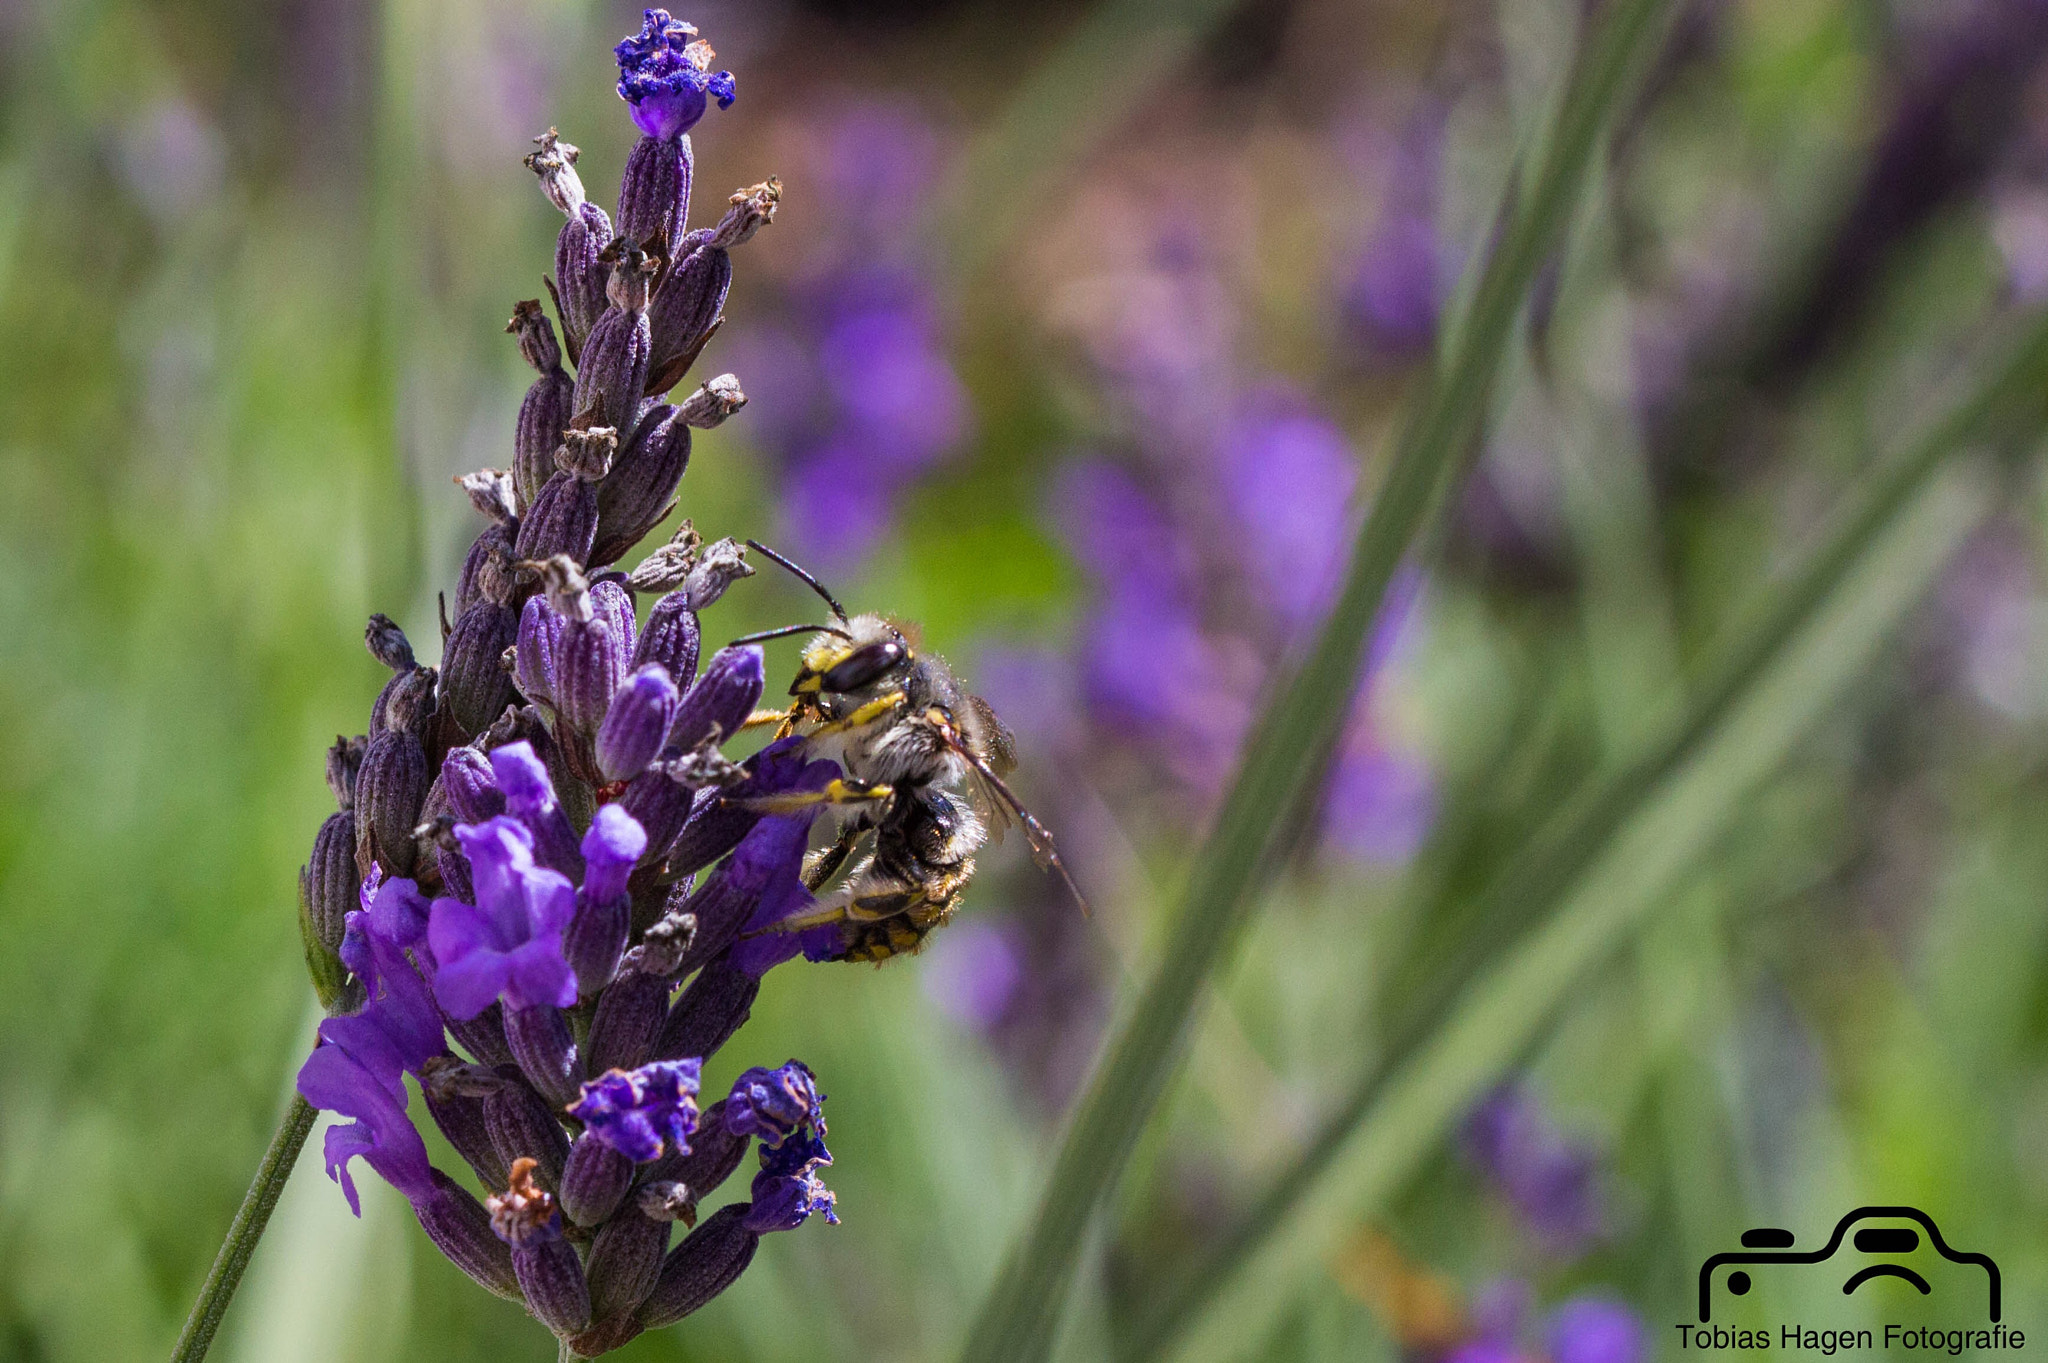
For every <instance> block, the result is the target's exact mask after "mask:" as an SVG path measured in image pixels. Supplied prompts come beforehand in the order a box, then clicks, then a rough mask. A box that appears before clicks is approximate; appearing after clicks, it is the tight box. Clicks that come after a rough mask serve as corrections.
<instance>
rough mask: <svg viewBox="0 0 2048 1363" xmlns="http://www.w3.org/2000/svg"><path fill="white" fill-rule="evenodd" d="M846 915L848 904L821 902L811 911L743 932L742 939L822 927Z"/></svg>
mask: <svg viewBox="0 0 2048 1363" xmlns="http://www.w3.org/2000/svg"><path fill="white" fill-rule="evenodd" d="M846 916H847V913H846V906H845V905H844V904H821V905H819V906H818V907H817V908H815V909H812V910H811V911H810V912H809V913H801V914H798V915H796V916H795V917H793V918H783V919H779V920H777V921H776V922H773V923H770V924H769V925H768V926H767V927H765V928H755V929H754V930H753V931H752V932H743V933H741V934H740V936H741V938H742V939H745V938H748V937H766V936H767V935H768V934H769V933H771V932H803V931H804V930H806V929H807V928H822V927H824V926H825V925H826V924H827V923H837V922H839V921H840V920H841V919H844V918H845V917H846Z"/></svg>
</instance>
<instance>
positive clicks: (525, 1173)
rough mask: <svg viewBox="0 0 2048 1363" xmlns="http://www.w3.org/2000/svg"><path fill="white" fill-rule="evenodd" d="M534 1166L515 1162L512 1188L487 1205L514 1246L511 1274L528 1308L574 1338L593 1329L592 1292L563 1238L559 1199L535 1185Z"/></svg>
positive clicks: (497, 1227)
mask: <svg viewBox="0 0 2048 1363" xmlns="http://www.w3.org/2000/svg"><path fill="white" fill-rule="evenodd" d="M533 1163H534V1162H533V1161H532V1160H530V1159H528V1160H520V1161H518V1162H516V1163H515V1164H514V1165H513V1166H512V1175H511V1179H510V1186H509V1187H508V1188H507V1189H506V1190H505V1191H504V1192H502V1193H493V1194H492V1195H491V1196H490V1198H489V1199H488V1200H487V1201H486V1203H485V1204H484V1205H485V1206H486V1207H487V1208H488V1209H489V1210H490V1214H491V1230H492V1231H493V1232H494V1233H495V1234H496V1235H497V1237H498V1238H499V1239H500V1240H503V1241H504V1242H505V1243H506V1244H507V1245H509V1246H511V1250H512V1269H513V1272H514V1273H515V1274H516V1275H517V1276H518V1279H519V1290H520V1292H521V1293H522V1294H524V1296H525V1297H526V1304H527V1306H528V1307H529V1308H530V1309H531V1310H532V1311H533V1314H534V1315H536V1316H538V1317H539V1318H540V1322H541V1324H543V1325H545V1326H547V1327H548V1328H549V1329H550V1330H553V1331H554V1332H555V1333H556V1334H558V1335H573V1334H577V1333H579V1332H580V1331H582V1330H585V1329H588V1328H589V1326H590V1289H589V1287H588V1286H587V1285H586V1284H585V1283H584V1281H583V1264H582V1261H581V1260H579V1259H578V1258H577V1257H576V1251H575V1249H574V1248H573V1247H572V1246H571V1245H570V1244H569V1243H568V1242H567V1241H566V1240H564V1239H563V1238H562V1223H561V1217H560V1215H559V1214H558V1213H557V1212H556V1210H555V1203H554V1199H553V1198H552V1197H550V1196H549V1195H548V1193H547V1191H546V1190H545V1189H543V1188H541V1187H540V1186H538V1185H537V1184H535V1183H534V1181H533Z"/></svg>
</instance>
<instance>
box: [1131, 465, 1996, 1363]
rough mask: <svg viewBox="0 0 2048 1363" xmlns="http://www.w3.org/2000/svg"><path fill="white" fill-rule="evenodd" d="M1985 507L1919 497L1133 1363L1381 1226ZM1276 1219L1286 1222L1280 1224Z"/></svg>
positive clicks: (1732, 817) (1254, 1330)
mask: <svg viewBox="0 0 2048 1363" xmlns="http://www.w3.org/2000/svg"><path fill="white" fill-rule="evenodd" d="M1989 506H1990V497H1989V495H1988V490H1987V488H1986V486H1985V480H1983V479H1982V478H1977V477H1972V476H1970V471H1967V470H1956V471H1953V472H1951V473H1949V474H1948V475H1946V476H1944V477H1943V478H1941V479H1939V480H1937V481H1936V482H1935V483H1934V484H1933V485H1932V486H1928V487H1925V488H1923V489H1922V491H1921V492H1920V493H1919V495H1918V496H1916V497H1914V498H1913V499H1912V500H1911V501H1910V502H1909V503H1908V504H1907V505H1906V506H1905V507H1904V508H1902V509H1901V512H1900V514H1899V515H1898V516H1897V517H1896V518H1894V520H1893V521H1891V522H1889V523H1888V524H1887V525H1886V526H1885V527H1884V528H1883V530H1882V532H1881V533H1880V534H1879V535H1877V536H1876V537H1875V543H1873V544H1870V545H1868V546H1867V547H1868V549H1869V552H1868V554H1867V556H1865V557H1864V558H1862V559H1860V560H1859V561H1858V562H1857V564H1856V565H1855V566H1854V569H1853V570H1852V572H1851V573H1850V574H1849V575H1848V577H1847V580H1846V581H1845V582H1844V584H1843V586H1842V589H1841V590H1840V591H1839V592H1838V593H1836V594H1834V595H1833V596H1831V597H1830V599H1829V600H1828V601H1827V602H1826V604H1825V605H1824V607H1823V609H1822V610H1821V611H1820V612H1819V614H1818V616H1817V618H1816V620H1815V621H1814V624H1813V626H1812V628H1810V629H1808V630H1805V631H1803V632H1801V634H1800V635H1799V637H1798V638H1797V640H1795V641H1794V643H1793V646H1792V647H1791V648H1789V649H1788V650H1786V652H1785V653H1784V655H1783V656H1782V657H1780V658H1779V659H1777V660H1776V661H1775V665H1773V666H1770V667H1768V668H1766V669H1765V671H1764V673H1763V675H1762V676H1760V677H1759V678H1758V680H1757V683H1756V684H1755V685H1754V686H1753V687H1751V688H1749V689H1748V690H1746V692H1745V693H1744V695H1743V696H1742V697H1741V698H1740V701H1739V703H1738V704H1737V705H1736V706H1735V707H1734V708H1733V709H1732V710H1731V711H1730V712H1729V713H1728V715H1727V717H1726V719H1725V721H1724V722H1723V723H1722V724H1721V725H1720V726H1719V727H1718V728H1717V729H1716V730H1715V732H1714V734H1713V735H1712V737H1711V738H1710V739H1709V740H1708V741H1707V742H1705V743H1704V744H1702V745H1701V746H1700V747H1699V749H1698V750H1697V752H1696V753H1695V754H1694V755H1693V757H1692V758H1691V760H1689V761H1688V762H1686V763H1684V764H1683V767H1682V769H1681V770H1680V771H1678V772H1677V773H1675V774H1674V776H1673V778H1672V780H1671V781H1670V782H1669V783H1667V784H1665V785H1663V786H1661V787H1660V788H1659V789H1658V790H1657V792H1656V793H1655V795H1654V797H1653V798H1652V799H1651V800H1650V801H1649V803H1647V804H1646V805H1645V806H1644V807H1643V808H1641V809H1640V810H1639V811H1638V812H1637V813H1636V814H1635V815H1634V816H1633V817H1632V818H1630V819H1629V820H1627V821H1626V823H1625V825H1624V827H1623V828H1622V829H1621V830H1620V832H1619V834H1618V836H1616V837H1615V838H1613V839H1612V840H1610V841H1609V842H1608V843H1607V845H1606V848H1605V850H1604V852H1603V853H1602V854H1601V855H1600V856H1599V857H1598V858H1596V859H1595V861H1594V862H1593V864H1592V865H1591V866H1590V867H1589V868H1588V870H1587V873H1586V874H1585V876H1583V877H1582V878H1580V879H1579V880H1578V881H1576V882H1575V884H1574V886H1573V888H1572V890H1571V892H1570V894H1569V895H1568V896H1566V898H1565V899H1564V900H1563V902H1562V904H1561V905H1560V907H1559V911H1558V912H1557V913H1556V914H1554V915H1553V916H1551V917H1550V918H1549V919H1547V920H1546V921H1545V922H1544V923H1543V924H1542V925H1541V926H1540V927H1538V928H1537V929H1536V930H1534V931H1532V932H1530V933H1529V934H1527V935H1526V936H1525V937H1524V938H1523V940H1522V941H1521V942H1520V943H1518V944H1517V946H1516V947H1515V949H1514V950H1513V951H1511V952H1510V953H1508V954H1507V956H1506V957H1505V959H1503V960H1501V961H1500V962H1499V963H1498V964H1497V965H1496V966H1494V967H1493V968H1491V969H1489V970H1488V971H1486V972H1485V973H1484V974H1483V975H1481V976H1480V977H1479V978H1478V979H1477V980H1476V981H1474V982H1473V984H1472V985H1471V987H1470V988H1469V989H1467V990H1466V991H1465V993H1464V994H1463V995H1462V996H1461V999H1460V1003H1459V1007H1458V1008H1457V1010H1456V1012H1455V1013H1454V1014H1453V1016H1452V1017H1451V1019H1450V1021H1449V1022H1448V1023H1447V1025H1445V1026H1443V1027H1441V1028H1438V1029H1437V1030H1436V1031H1435V1032H1433V1033H1432V1034H1431V1035H1430V1037H1429V1038H1428V1040H1427V1041H1426V1042H1425V1043H1424V1044H1423V1045H1422V1046H1421V1047H1420V1048H1419V1049H1418V1050H1417V1051H1416V1052H1415V1054H1414V1056H1413V1057H1412V1059H1411V1060H1410V1061H1409V1062H1408V1063H1407V1064H1405V1065H1403V1066H1401V1067H1400V1069H1398V1070H1397V1071H1395V1072H1394V1073H1393V1074H1392V1075H1391V1076H1390V1077H1389V1078H1388V1080H1387V1081H1386V1082H1385V1083H1384V1084H1380V1085H1376V1086H1375V1087H1376V1088H1377V1089H1378V1098H1377V1101H1374V1102H1372V1103H1370V1104H1369V1105H1368V1106H1367V1107H1366V1110H1365V1111H1364V1112H1363V1113H1362V1114H1360V1119H1359V1120H1358V1121H1357V1122H1356V1123H1354V1124H1353V1125H1352V1126H1351V1128H1350V1129H1349V1130H1347V1131H1345V1132H1343V1133H1341V1137H1340V1138H1339V1139H1337V1140H1335V1141H1333V1142H1331V1143H1329V1145H1328V1148H1327V1149H1325V1150H1323V1151H1322V1152H1321V1153H1320V1156H1319V1158H1320V1165H1321V1167H1320V1169H1318V1170H1317V1171H1315V1172H1314V1173H1313V1174H1311V1173H1308V1172H1307V1171H1301V1172H1298V1173H1296V1174H1295V1175H1292V1176H1290V1177H1289V1178H1288V1179H1286V1180H1284V1182H1285V1184H1286V1185H1287V1186H1289V1187H1291V1188H1293V1189H1294V1190H1296V1191H1297V1192H1299V1191H1303V1190H1305V1189H1306V1188H1307V1186H1308V1185H1309V1184H1310V1183H1313V1184H1314V1186H1315V1190H1316V1196H1315V1197H1313V1198H1306V1197H1300V1196H1295V1197H1292V1198H1291V1199H1290V1200H1289V1202H1288V1203H1287V1205H1286V1206H1285V1207H1284V1208H1275V1209H1271V1210H1267V1209H1262V1211H1266V1215H1265V1217H1264V1218H1263V1230H1264V1232H1265V1233H1262V1234H1261V1235H1260V1236H1259V1237H1258V1238H1257V1240H1256V1242H1255V1243H1254V1244H1251V1245H1248V1246H1245V1247H1244V1250H1243V1251H1242V1252H1240V1253H1239V1254H1238V1255H1237V1256H1236V1257H1235V1259H1234V1260H1233V1261H1232V1262H1231V1263H1230V1264H1229V1265H1228V1266H1227V1267H1228V1269H1229V1270H1230V1271H1228V1272H1226V1273H1224V1274H1221V1275H1216V1276H1208V1277H1206V1278H1205V1279H1204V1291H1203V1293H1202V1294H1201V1295H1198V1296H1195V1295H1191V1296H1187V1297H1181V1298H1176V1300H1178V1301H1180V1302H1181V1303H1182V1305H1183V1306H1184V1308H1185V1309H1186V1311H1187V1313H1188V1314H1187V1315H1185V1316H1184V1317H1183V1318H1182V1319H1180V1320H1179V1321H1178V1322H1176V1325H1175V1330H1176V1331H1177V1333H1175V1334H1171V1335H1169V1336H1167V1337H1165V1338H1159V1337H1156V1336H1155V1338H1154V1340H1153V1341H1152V1343H1151V1346H1150V1347H1147V1348H1145V1349H1143V1350H1142V1351H1140V1352H1139V1353H1138V1354H1137V1355H1136V1356H1137V1357H1144V1358H1154V1357H1160V1356H1162V1354H1163V1353H1164V1346H1166V1345H1168V1344H1177V1345H1178V1347H1177V1348H1175V1349H1174V1350H1173V1351H1172V1353H1171V1354H1170V1355H1167V1356H1171V1357H1175V1358H1216V1357H1231V1356H1235V1355H1237V1354H1239V1353H1241V1352H1242V1351H1243V1350H1244V1349H1245V1348H1246V1347H1248V1346H1249V1345H1251V1344H1253V1343H1256V1342H1257V1341H1258V1340H1259V1339H1260V1338H1261V1337H1262V1336H1263V1334H1264V1333H1265V1332H1266V1331H1267V1330H1268V1329H1270V1328H1271V1325H1272V1323H1273V1322H1274V1321H1275V1320H1276V1318H1277V1315H1278V1313H1279V1312H1280V1311H1281V1310H1282V1309H1284V1307H1285V1306H1286V1304H1287V1302H1288V1301H1290V1300H1291V1299H1292V1290H1293V1289H1295V1288H1297V1287H1298V1285H1299V1284H1300V1283H1301V1282H1302V1281H1303V1280H1304V1276H1305V1275H1314V1274H1316V1273H1318V1272H1319V1271H1320V1270H1321V1266H1322V1265H1323V1264H1324V1263H1326V1262H1327V1261H1328V1259H1329V1257H1330V1255H1331V1254H1332V1253H1333V1252H1334V1250H1335V1249H1336V1248H1337V1247H1338V1245H1339V1244H1340V1243H1341V1242H1342V1239H1343V1238H1344V1237H1345V1236H1346V1235H1348V1234H1350V1233H1352V1232H1353V1231H1354V1230H1355V1229H1356V1227H1357V1226H1358V1225H1359V1223H1360V1221H1361V1219H1362V1218H1366V1217H1369V1216H1371V1215H1372V1214H1373V1213H1374V1212H1375V1211H1376V1210H1377V1209H1378V1208H1379V1207H1381V1206H1383V1205H1384V1203H1385V1201H1386V1199H1387V1198H1388V1197H1390V1196H1391V1195H1392V1194H1394V1193H1395V1192H1397V1191H1398V1189H1399V1187H1400V1185H1401V1183H1402V1182H1403V1181H1404V1180H1405V1179H1406V1178H1407V1177H1408V1176H1409V1175H1410V1174H1411V1173H1412V1172H1413V1171H1414V1170H1415V1169H1416V1168H1417V1167H1418V1166H1419V1165H1420V1163H1421V1162H1422V1161H1423V1160H1424V1159H1426V1158H1427V1157H1428V1156H1429V1154H1430V1153H1431V1152H1432V1151H1433V1150H1434V1149H1435V1148H1436V1147H1437V1146H1438V1145H1439V1144H1440V1143H1441V1142H1442V1140H1443V1139H1444V1138H1445V1136H1446V1135H1447V1133H1448V1132H1449V1131H1450V1130H1451V1129H1452V1128H1453V1127H1454V1126H1455V1125H1456V1123H1457V1122H1458V1121H1459V1120H1460V1118H1461V1117H1462V1116H1463V1115H1464V1114H1465V1113H1466V1112H1468V1111H1470V1109H1471V1107H1472V1105H1473V1103H1474V1102H1476V1101H1477V1100H1478V1099H1479V1098H1480V1097H1481V1096H1483V1095H1484V1094H1485V1092H1486V1091H1487V1090H1488V1088H1490V1087H1491V1086H1492V1085H1493V1084H1494V1083H1496V1082H1498V1080H1499V1079H1500V1078H1501V1077H1502V1076H1503V1075H1504V1074H1505V1073H1506V1072H1507V1071H1508V1070H1509V1069H1510V1068H1511V1067H1512V1066H1513V1065H1514V1064H1515V1063H1516V1061H1517V1060H1518V1058H1519V1057H1521V1056H1522V1055H1523V1054H1524V1053H1525V1052H1526V1051H1527V1049H1528V1048H1529V1046H1530V1045H1531V1044H1532V1042H1533V1041H1534V1040H1535V1039H1536V1038H1537V1037H1538V1035H1539V1033H1540V1031H1541V1030H1542V1028H1543V1027H1544V1026H1545V1024H1546V1023H1547V1022H1548V1021H1549V1020H1550V1019H1551V1018H1552V1017H1553V1016H1554V1015H1555V1013H1556V1012H1557V1010H1558V1009H1559V1008H1560V1007H1561V1006H1562V1005H1563V1003H1564V1002H1565V1000H1566V999H1567V998H1568V997H1569V996H1570V995H1571V994H1572V992H1573V991H1574V990H1575V989H1577V988H1579V987H1580V986H1582V985H1583V984H1584V983H1585V982H1586V979H1587V977H1588V976H1589V975H1590V974H1591V973H1592V971H1593V970H1594V969H1595V968H1596V967H1598V966H1599V965H1600V964H1601V963H1602V962H1604V961H1606V960H1607V959H1609V958H1610V956H1611V955H1612V953H1613V952H1614V951H1615V950H1616V949H1617V948H1619V947H1621V946H1622V945H1624V944H1625V943H1626V942H1627V941H1628V940H1629V939H1630V937H1631V935H1632V934H1633V933H1634V931H1635V930H1636V929H1637V928H1639V927H1641V926H1642V925H1643V923H1644V922H1645V920H1646V919H1647V917H1648V915H1649V913H1650V911H1651V910H1652V909H1653V908H1655V907H1656V906H1658V905H1659V904H1660V903H1663V902H1665V901H1666V900H1667V899H1668V898H1669V897H1670V895H1671V894H1672V893H1673V892H1674V891H1675V890H1677V889H1678V888H1679V887H1680V886H1681V885H1682V884H1683V879H1684V876H1685V873H1686V871H1687V868H1688V867H1689V866H1690V865H1691V864H1692V863H1693V862H1694V861H1695V860H1697V859H1698V858H1699V857H1700V856H1701V855H1702V854H1703V853H1705V852H1706V851H1707V850H1708V849H1709V848H1710V847H1711V846H1712V844H1713V843H1714V842H1715V841H1716V840H1717V839H1719V838H1721V837H1722V836H1724V835H1726V834H1727V833H1728V831H1729V830H1730V828H1731V827H1732V826H1733V825H1734V823H1735V822H1736V819H1737V817H1738V816H1739V814H1740V812H1741V810H1742V808H1743V804H1744V801H1745V800H1746V799H1747V798H1748V796H1749V795H1750V794H1751V793H1752V792H1753V791H1754V790H1755V789H1756V788H1757V786H1758V785H1760V784H1761V783H1762V782H1763V781H1764V780H1766V779H1767V778H1768V777H1769V776H1770V775H1771V773H1772V772H1773V771H1774V770H1775V769H1776V768H1777V766H1778V765H1779V763H1780V762H1781V761H1782V760H1783V759H1784V757H1785V755H1786V753H1787V751H1788V750H1789V749H1790V747H1791V746H1792V745H1793V744H1794V743H1796V742H1797V741H1798V739H1799V738H1800V736H1801V735H1802V734H1803V733H1805V732H1806V731H1807V730H1808V729H1809V728H1811V727H1812V725H1813V724H1814V722H1815V721H1817V720H1819V719H1820V718H1822V717H1823V716H1825V715H1826V713H1827V712H1828V709H1829V707H1830V706H1831V705H1832V704H1833V703H1834V701H1835V699H1836V698H1837V697H1838V696H1839V695H1840V693H1841V691H1842V689H1843V687H1845V686H1846V685H1847V684H1848V683H1849V682H1850V681H1852V680H1853V679H1854V678H1855V676H1856V675H1857V674H1858V673H1859V672H1860V671H1861V670H1862V669H1863V667H1864V666H1865V665H1866V664H1867V663H1868V661H1869V659H1870V657H1871V655H1872V654H1873V653H1874V652H1875V651H1876V650H1877V648H1878V646H1879V645H1880V644H1881V643H1882V642H1883V641H1884V638H1885V637H1886V635H1887V634H1888V633H1889V632H1890V631H1891V629H1892V628H1893V627H1894V626H1896V625H1897V624H1898V623H1899V621H1900V619H1901V618H1902V617H1903V616H1904V615H1905V613H1906V612H1907V610H1908V609H1909V608H1910V607H1911V606H1912V605H1913V604H1914V603H1915V602H1917V601H1918V600H1919V598H1920V597H1921V596H1922V595H1923V594H1924V593H1925V591H1926V589H1927V588H1928V587H1929V586H1930V585H1931V584H1932V582H1933V580H1934V578H1935V575H1936V574H1937V572H1938V571H1939V570H1940V568H1941V567H1942V565H1943V564H1944V563H1945V562H1946V561H1947V560H1948V559H1949V557H1950V556H1951V555H1952V554H1953V553H1954V551H1955V550H1956V549H1957V548H1958V547H1960V545H1961V544H1962V542H1963V540H1964V538H1965V536H1966V535H1967V534H1968V533H1969V531H1970V529H1971V528H1972V527H1973V526H1974V525H1975V524H1977V522H1978V521H1979V520H1980V519H1981V518H1982V517H1983V515H1984V514H1985V512H1986V511H1987V510H1988V508H1989ZM1274 1212H1277V1215H1275V1214H1273V1213H1274Z"/></svg>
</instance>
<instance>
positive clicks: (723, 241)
mask: <svg viewBox="0 0 2048 1363" xmlns="http://www.w3.org/2000/svg"><path fill="white" fill-rule="evenodd" d="M726 202H727V203H728V204H730V205H731V206H730V207H729V208H727V209H726V210H725V216H724V217H722V218H720V219H719V220H718V226H716V227H714V228H712V229H711V239H710V240H709V241H707V242H705V243H704V245H705V246H708V247H710V248H711V249H712V250H714V251H729V250H731V249H732V248H733V247H735V246H739V245H742V244H743V243H745V242H747V241H750V240H751V239H752V238H753V235H754V233H756V232H758V231H760V230H761V229H762V228H764V227H766V226H767V225H768V224H769V223H771V222H774V221H775V209H776V206H777V205H779V204H780V203H781V202H782V181H781V180H779V179H777V178H776V177H775V176H773V175H771V176H769V177H768V178H767V179H765V180H763V181H761V183H759V184H757V185H749V186H747V187H746V188H745V189H736V190H734V191H733V194H732V198H730V199H728V200H727V201H726ZM699 249H702V248H699Z"/></svg>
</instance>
